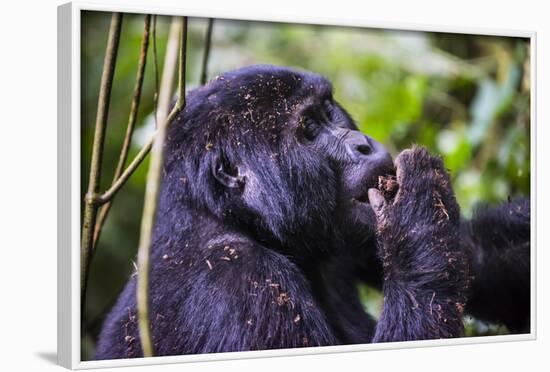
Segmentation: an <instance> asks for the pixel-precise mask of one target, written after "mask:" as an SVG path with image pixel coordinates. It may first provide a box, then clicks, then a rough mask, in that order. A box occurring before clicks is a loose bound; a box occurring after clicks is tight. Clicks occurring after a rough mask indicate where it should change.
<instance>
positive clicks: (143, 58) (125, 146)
mask: <svg viewBox="0 0 550 372" xmlns="http://www.w3.org/2000/svg"><path fill="white" fill-rule="evenodd" d="M150 28H151V15H149V14H148V15H146V16H145V20H144V28H143V38H142V40H141V48H140V51H139V61H138V69H137V73H136V82H135V84H134V93H133V96H132V103H131V107H130V115H129V117H128V125H127V127H126V135H125V136H124V141H123V143H122V148H121V150H120V156H119V159H118V164H117V167H116V170H115V174H114V176H113V182H112V184H111V186H112V185H113V184H114V183H115V182H116V181H117V180H118V179H119V178H120V176H121V174H122V171H123V170H124V164H126V160H127V159H128V152H129V151H130V145H131V143H132V135H133V133H134V128H135V125H136V120H137V115H138V110H139V103H140V100H141V91H142V88H143V80H144V76H145V65H146V64H147V51H148V49H149V30H150ZM113 196H114V194H113ZM113 196H112V197H113ZM112 197H111V198H110V199H109V201H107V202H105V204H104V205H103V206H102V208H101V210H100V211H99V216H98V217H97V222H96V224H95V230H94V240H93V245H92V249H95V247H96V246H97V242H98V240H99V237H100V235H101V229H102V228H103V224H104V223H105V220H106V219H107V216H108V214H109V211H110V209H111V205H112Z"/></svg>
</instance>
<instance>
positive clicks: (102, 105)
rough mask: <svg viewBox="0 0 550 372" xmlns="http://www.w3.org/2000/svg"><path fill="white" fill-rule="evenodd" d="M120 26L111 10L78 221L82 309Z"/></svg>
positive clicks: (115, 14) (82, 307) (120, 22)
mask: <svg viewBox="0 0 550 372" xmlns="http://www.w3.org/2000/svg"><path fill="white" fill-rule="evenodd" d="M121 28H122V14H120V13H113V15H112V17H111V24H110V26H109V36H108V39H107V47H106V50H105V59H104V61H103V72H102V75H101V84H100V87H99V98H98V104H97V115H96V123H95V132H94V141H93V145H92V159H91V164H90V180H89V183H88V192H87V193H86V197H85V200H84V215H83V224H82V241H81V247H80V249H81V252H80V301H81V309H82V310H83V309H84V303H85V300H86V286H87V281H88V270H89V264H90V253H91V250H92V244H93V235H94V226H95V221H96V217H97V209H98V204H97V198H96V195H97V193H98V191H99V184H100V180H101V166H102V161H103V145H104V142H105V129H106V127H107V117H108V114H109V104H110V100H111V90H112V86H113V77H114V73H115V66H116V59H117V53H118V45H119V41H120V32H121Z"/></svg>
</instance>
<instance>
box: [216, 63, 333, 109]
mask: <svg viewBox="0 0 550 372" xmlns="http://www.w3.org/2000/svg"><path fill="white" fill-rule="evenodd" d="M207 87H209V88H211V89H213V90H214V92H217V93H221V95H222V97H224V98H225V100H224V102H223V103H226V104H227V103H229V105H228V106H229V107H231V108H237V109H240V108H242V107H243V104H244V105H246V103H247V101H252V102H255V103H257V104H266V105H270V104H271V105H273V104H275V105H277V104H284V101H287V104H298V103H301V101H304V100H307V99H310V98H312V97H319V98H327V97H329V96H330V95H331V92H332V86H331V84H330V82H329V81H328V80H327V79H325V78H324V77H323V76H321V75H317V74H314V73H311V72H307V71H298V70H294V69H290V68H288V67H279V66H271V65H254V66H248V67H244V68H241V69H238V70H234V71H230V72H227V73H225V74H223V75H220V76H217V77H216V78H215V79H214V80H213V81H212V82H210V83H209V84H208V85H207ZM228 93H231V94H228ZM214 94H216V93H214ZM243 100H244V102H243Z"/></svg>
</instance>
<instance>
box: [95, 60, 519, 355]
mask: <svg viewBox="0 0 550 372" xmlns="http://www.w3.org/2000/svg"><path fill="white" fill-rule="evenodd" d="M356 129H357V128H356V126H355V124H354V123H353V121H352V120H351V118H350V117H349V115H348V114H347V113H346V112H345V111H344V110H343V109H342V108H341V107H340V106H339V105H338V103H336V102H334V101H333V99H332V92H331V86H330V83H329V82H328V81H327V80H325V79H324V78H322V77H320V76H318V75H315V74H311V73H307V72H298V71H294V70H290V69H286V68H279V67H273V66H253V67H248V68H244V69H241V70H237V71H234V72H229V73H226V74H224V75H222V76H219V77H218V78H216V79H214V80H213V81H211V82H210V83H208V84H207V85H205V86H204V87H201V88H199V89H197V90H195V91H192V92H190V93H188V95H187V106H186V108H185V110H184V112H183V113H181V114H180V115H179V117H178V118H177V120H176V121H175V122H174V123H173V125H172V126H171V127H170V129H169V133H168V138H167V143H166V147H165V155H166V160H165V164H164V179H163V185H162V192H161V197H160V205H159V209H158V214H157V221H156V225H155V230H154V239H153V250H152V269H151V278H150V302H151V303H150V319H151V326H152V335H153V344H154V351H155V355H177V354H192V353H211V352H225V351H240V350H257V349H273V348H290V347H306V346H323V345H337V344H349V343H366V342H373V341H374V342H377V341H400V340H413V339H427V338H439V337H455V336H459V335H460V334H461V333H462V323H461V321H460V314H461V312H462V310H463V308H464V303H465V296H466V293H467V292H466V290H467V288H466V286H467V281H468V274H467V266H468V265H467V262H468V257H469V256H468V252H467V251H465V250H464V249H460V244H459V242H460V230H459V229H460V224H459V209H458V206H457V205H456V201H455V199H454V196H453V193H452V190H451V186H450V184H449V179H448V175H447V174H446V172H445V170H444V168H443V166H442V164H441V161H440V160H439V159H437V158H434V157H432V156H430V155H429V154H428V153H427V152H426V151H425V150H422V149H414V150H409V151H408V152H405V153H404V154H402V155H401V156H400V157H399V158H398V160H397V162H396V167H397V180H398V183H399V189H398V191H397V194H396V195H395V197H392V199H390V200H385V199H384V197H383V196H382V194H377V192H376V191H373V190H374V188H375V187H376V185H377V184H378V178H379V177H380V176H384V175H387V174H394V173H395V168H394V164H393V162H392V161H391V158H390V156H389V155H388V153H387V152H386V150H385V149H384V148H383V147H382V146H381V145H380V144H378V143H376V141H374V140H373V139H371V138H369V137H367V136H364V135H362V134H360V133H359V132H358V131H357V130H356ZM368 189H371V191H370V192H369V196H371V194H372V197H371V201H370V204H369V203H368V200H367V190H368ZM371 204H372V206H371ZM373 207H374V208H373ZM377 226H378V234H377V233H376V229H377ZM476 226H478V225H476V224H472V226H471V228H470V230H475V228H476ZM497 234H498V233H497ZM512 235H513V233H512ZM469 236H470V235H469ZM471 236H472V239H469V241H471V242H472V244H471V247H472V250H474V247H477V246H480V245H483V244H484V243H485V242H483V241H481V240H476V239H474V238H473V236H474V235H471ZM377 237H378V239H379V241H380V248H378V244H377ZM491 242H494V240H491ZM506 242H509V243H510V244H512V242H511V240H506ZM514 243H515V242H514ZM522 244H523V241H522ZM527 244H528V243H527ZM496 254H498V252H497V253H496ZM487 259H491V258H489V257H487ZM495 259H496V258H495ZM382 261H383V263H384V265H383V266H382V265H381V264H380V262H382ZM482 261H483V260H482ZM480 265H481V266H483V265H486V260H485V261H483V262H481V261H480ZM481 266H479V267H481ZM476 270H477V266H475V265H474V271H476ZM487 275H490V274H489V273H487ZM358 278H362V279H364V280H368V281H369V282H371V283H375V284H381V283H382V282H383V283H384V284H383V288H384V296H385V299H386V301H385V304H384V310H383V314H382V318H381V320H380V322H378V324H376V323H375V321H374V320H373V319H372V318H371V317H370V316H369V315H368V314H367V313H365V312H364V311H363V309H362V306H361V304H360V302H359V298H358V294H357V290H356V287H355V286H356V282H357V280H358ZM476 280H480V278H479V277H478V278H477V279H476ZM482 280H483V279H482ZM476 285H477V284H476V282H474V289H475V286H476ZM521 285H524V284H521ZM135 287H136V280H135V277H132V278H131V279H130V281H129V282H128V284H127V286H126V288H125V289H124V291H123V293H122V294H121V296H120V298H119V300H118V301H117V303H116V305H115V307H114V308H113V310H112V311H111V313H110V314H109V315H108V317H107V319H106V320H105V323H104V326H103V330H102V332H101V335H100V339H99V342H98V347H97V358H98V359H112V358H128V357H139V356H141V348H140V341H139V333H138V329H137V317H136V301H135ZM480 293H481V292H480ZM474 297H475V295H474ZM482 307H483V306H482Z"/></svg>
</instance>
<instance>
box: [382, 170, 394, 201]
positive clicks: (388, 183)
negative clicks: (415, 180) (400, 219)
mask: <svg viewBox="0 0 550 372" xmlns="http://www.w3.org/2000/svg"><path fill="white" fill-rule="evenodd" d="M378 190H380V191H381V192H382V195H384V198H385V199H386V200H389V199H393V198H394V197H395V194H397V190H399V184H398V183H397V178H396V177H395V176H393V175H391V174H388V175H386V176H378Z"/></svg>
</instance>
